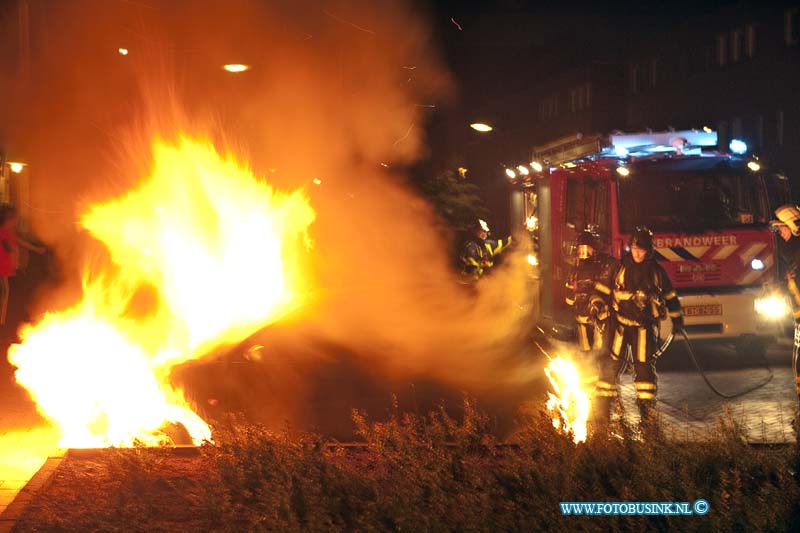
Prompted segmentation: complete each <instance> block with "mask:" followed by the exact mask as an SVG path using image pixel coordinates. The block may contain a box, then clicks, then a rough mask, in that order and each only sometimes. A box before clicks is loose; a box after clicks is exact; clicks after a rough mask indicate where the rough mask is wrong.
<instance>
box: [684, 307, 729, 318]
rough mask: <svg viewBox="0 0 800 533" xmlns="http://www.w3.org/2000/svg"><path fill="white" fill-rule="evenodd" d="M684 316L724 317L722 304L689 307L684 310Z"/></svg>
mask: <svg viewBox="0 0 800 533" xmlns="http://www.w3.org/2000/svg"><path fill="white" fill-rule="evenodd" d="M683 314H684V316H719V315H722V304H709V305H687V306H686V307H684V308H683Z"/></svg>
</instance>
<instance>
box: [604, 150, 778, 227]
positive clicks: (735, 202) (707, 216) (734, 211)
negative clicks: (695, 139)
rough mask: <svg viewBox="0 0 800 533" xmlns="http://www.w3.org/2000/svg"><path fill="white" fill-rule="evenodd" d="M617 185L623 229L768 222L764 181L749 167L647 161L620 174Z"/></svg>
mask: <svg viewBox="0 0 800 533" xmlns="http://www.w3.org/2000/svg"><path fill="white" fill-rule="evenodd" d="M618 190H619V198H618V199H619V202H618V205H619V206H620V208H619V223H620V231H621V232H622V233H629V232H630V231H631V230H632V229H633V228H634V227H636V226H638V225H645V226H647V227H648V228H650V229H651V230H652V231H655V232H702V231H706V230H721V229H726V228H738V227H748V226H754V225H760V224H766V223H767V222H768V221H769V218H768V216H769V214H768V207H767V205H768V204H767V196H766V189H765V186H764V184H763V181H762V180H761V178H760V177H759V176H757V175H755V174H753V173H752V172H748V171H747V169H741V168H732V167H730V166H727V165H726V166H725V167H724V168H720V167H719V165H718V166H716V167H714V168H705V169H704V168H694V169H692V168H685V167H684V168H680V167H678V168H656V165H645V166H643V167H642V168H639V169H636V170H635V171H634V172H631V175H630V177H628V178H622V179H620V180H619V189H618Z"/></svg>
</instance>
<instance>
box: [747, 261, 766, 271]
mask: <svg viewBox="0 0 800 533" xmlns="http://www.w3.org/2000/svg"><path fill="white" fill-rule="evenodd" d="M750 268H752V269H753V270H764V261H762V260H761V259H753V260H752V261H750Z"/></svg>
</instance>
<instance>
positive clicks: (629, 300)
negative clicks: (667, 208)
mask: <svg viewBox="0 0 800 533" xmlns="http://www.w3.org/2000/svg"><path fill="white" fill-rule="evenodd" d="M629 248H630V252H628V253H627V254H625V255H624V256H623V257H622V260H621V262H620V265H619V268H618V269H617V270H616V272H615V274H614V276H613V280H612V286H611V302H612V309H613V312H612V316H613V318H612V322H611V323H610V324H609V326H610V327H611V328H612V331H611V332H610V342H609V345H608V348H607V349H606V350H605V354H606V355H605V356H604V357H603V358H602V362H601V363H602V364H601V371H600V379H599V380H598V382H597V396H598V411H599V414H600V417H601V420H602V421H603V422H607V421H608V420H609V419H610V417H611V409H612V407H613V404H614V401H615V400H616V398H617V397H618V394H619V390H618V387H619V375H620V373H621V372H622V370H623V368H624V366H625V361H626V357H627V353H628V350H630V351H631V355H632V359H633V371H634V386H635V388H636V404H637V406H638V408H639V414H640V416H641V426H640V427H641V428H642V429H647V428H648V427H652V423H653V422H654V416H655V412H654V411H655V406H656V394H657V376H656V364H655V356H654V354H655V352H656V350H657V349H658V346H657V344H658V335H657V333H656V331H657V326H658V325H659V323H660V321H661V320H663V319H665V318H666V317H667V316H669V318H670V319H672V331H673V332H674V333H680V332H681V331H682V330H683V312H682V310H681V304H680V301H679V300H678V295H677V293H676V292H675V290H674V289H673V288H672V283H671V281H670V279H669V276H667V273H666V271H665V270H664V268H663V267H662V266H661V265H659V264H658V262H657V261H656V260H655V258H654V257H653V255H654V247H653V233H652V232H651V231H650V230H649V229H647V228H645V227H637V228H636V229H635V230H634V231H633V234H632V235H631V238H630V241H629Z"/></svg>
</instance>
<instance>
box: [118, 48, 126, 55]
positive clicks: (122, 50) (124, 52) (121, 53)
mask: <svg viewBox="0 0 800 533" xmlns="http://www.w3.org/2000/svg"><path fill="white" fill-rule="evenodd" d="M117 52H118V53H119V55H121V56H126V55H128V49H127V48H117Z"/></svg>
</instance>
